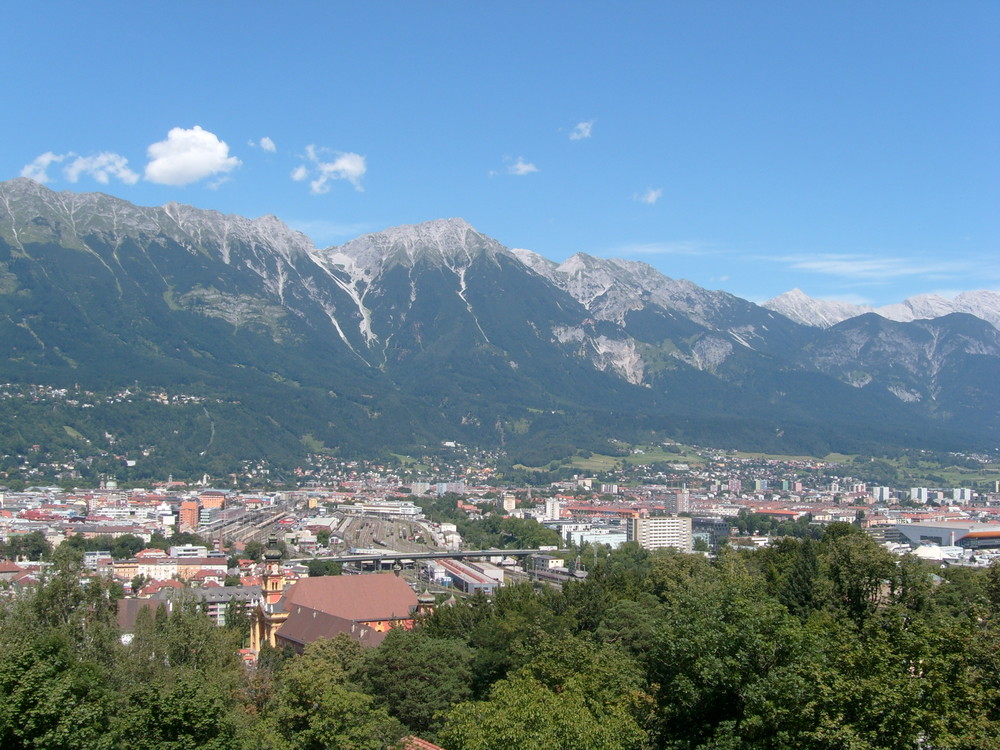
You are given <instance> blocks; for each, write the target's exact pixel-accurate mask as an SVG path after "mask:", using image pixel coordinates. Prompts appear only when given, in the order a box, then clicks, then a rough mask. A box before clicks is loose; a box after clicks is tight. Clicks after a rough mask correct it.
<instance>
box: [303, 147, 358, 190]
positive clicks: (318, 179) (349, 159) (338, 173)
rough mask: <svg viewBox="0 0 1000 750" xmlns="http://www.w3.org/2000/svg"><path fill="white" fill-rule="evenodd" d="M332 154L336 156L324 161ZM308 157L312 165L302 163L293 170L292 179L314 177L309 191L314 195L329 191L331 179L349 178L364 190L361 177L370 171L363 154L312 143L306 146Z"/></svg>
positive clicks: (353, 183) (356, 186) (355, 185)
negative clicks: (334, 149) (332, 149)
mask: <svg viewBox="0 0 1000 750" xmlns="http://www.w3.org/2000/svg"><path fill="white" fill-rule="evenodd" d="M331 156H332V157H334V158H333V160H332V161H324V159H326V158H329V157H331ZM306 158H307V159H308V160H309V162H310V163H311V164H312V166H311V167H310V166H308V165H306V164H300V165H299V166H297V167H296V168H295V169H293V170H292V179H293V180H295V181H296V182H301V181H303V180H305V179H307V178H309V177H312V180H310V182H309V192H311V193H312V194H313V195H323V194H324V193H329V192H330V181H331V180H347V181H348V182H350V183H351V184H352V185H354V189H355V190H359V191H361V190H364V188H363V187H361V178H362V177H364V176H365V172H367V171H368V164H367V162H366V161H365V157H363V156H361V154H355V153H351V152H346V153H345V152H341V151H331V150H330V149H328V148H324V147H322V146H319V147H317V146H314V145H312V144H310V145H308V146H306Z"/></svg>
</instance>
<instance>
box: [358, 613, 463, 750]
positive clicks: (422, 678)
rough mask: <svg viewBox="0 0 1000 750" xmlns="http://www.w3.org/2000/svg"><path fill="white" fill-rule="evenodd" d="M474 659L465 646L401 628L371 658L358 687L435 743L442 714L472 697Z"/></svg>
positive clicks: (369, 657) (413, 730)
mask: <svg viewBox="0 0 1000 750" xmlns="http://www.w3.org/2000/svg"><path fill="white" fill-rule="evenodd" d="M472 659H473V653H472V650H471V649H470V648H469V647H468V646H467V645H466V644H465V643H464V642H462V641H460V640H457V639H444V640H442V639H437V638H432V637H430V636H429V635H427V634H426V633H424V632H421V631H419V630H416V631H409V630H403V629H401V628H397V629H394V630H391V631H389V633H388V635H387V636H386V638H385V640H384V641H382V643H381V644H380V645H379V646H378V648H376V649H373V650H371V651H370V652H369V653H368V654H366V657H365V660H364V662H363V663H362V665H361V667H360V669H359V680H358V682H359V685H360V686H361V687H362V688H364V690H365V691H366V692H367V693H369V694H370V695H373V696H375V697H376V702H377V704H378V705H381V706H384V707H385V708H386V709H387V710H388V711H389V713H390V714H391V715H392V716H394V717H395V718H397V719H399V720H400V721H401V722H403V724H405V725H406V726H407V728H408V729H409V730H410V731H411V732H413V733H414V734H417V735H419V736H421V737H424V738H427V739H433V738H434V737H435V736H436V733H437V730H438V728H439V726H440V719H439V718H437V717H438V714H440V713H441V712H443V711H445V710H447V709H448V708H450V707H451V706H452V705H453V704H455V703H458V702H460V701H464V700H468V699H469V698H471V697H472V681H473V674H472Z"/></svg>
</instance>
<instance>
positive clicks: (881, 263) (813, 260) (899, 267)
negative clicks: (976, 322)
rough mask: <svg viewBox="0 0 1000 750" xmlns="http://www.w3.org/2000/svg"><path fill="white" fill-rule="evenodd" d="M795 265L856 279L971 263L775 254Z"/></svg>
mask: <svg viewBox="0 0 1000 750" xmlns="http://www.w3.org/2000/svg"><path fill="white" fill-rule="evenodd" d="M772 260H777V261H779V262H782V263H787V264H788V265H789V266H791V267H792V268H796V269H799V270H803V271H813V272H814V273H823V274H828V275H830V276H843V277H847V278H852V279H888V278H899V277H902V276H934V275H940V274H951V273H956V272H959V271H965V270H967V269H968V267H969V263H968V262H967V261H964V260H955V261H929V262H922V261H917V260H916V259H914V258H895V257H891V256H885V257H876V256H871V255H857V254H848V253H845V254H836V253H830V254H819V255H786V256H783V257H779V258H773V259H772Z"/></svg>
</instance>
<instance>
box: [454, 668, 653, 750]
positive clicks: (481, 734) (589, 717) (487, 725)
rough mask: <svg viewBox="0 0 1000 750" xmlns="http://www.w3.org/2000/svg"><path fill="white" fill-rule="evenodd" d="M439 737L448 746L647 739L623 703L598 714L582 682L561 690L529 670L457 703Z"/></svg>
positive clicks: (610, 744) (508, 749) (639, 742)
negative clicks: (476, 697)
mask: <svg viewBox="0 0 1000 750" xmlns="http://www.w3.org/2000/svg"><path fill="white" fill-rule="evenodd" d="M440 736H441V741H442V742H443V743H444V745H445V746H446V747H448V749H449V750H537V749H538V748H560V749H564V750H628V749H630V748H640V747H642V746H643V743H644V742H645V739H646V734H645V732H644V731H643V729H642V727H640V726H638V725H637V724H636V723H635V721H634V719H633V718H632V717H631V716H630V715H629V714H628V712H627V710H626V709H624V708H623V707H619V706H615V705H612V706H608V707H606V710H605V711H604V712H603V713H602V714H601V715H600V716H597V715H595V714H594V713H593V711H592V710H591V709H590V707H589V706H588V705H587V699H586V696H585V695H584V693H583V691H582V690H581V689H580V688H579V687H578V686H576V685H570V686H568V687H567V688H566V689H564V690H562V691H561V692H557V691H555V690H553V689H551V688H549V687H547V686H546V685H545V684H544V683H543V682H542V681H540V680H538V679H536V678H534V677H531V676H530V675H526V674H519V675H516V676H514V677H512V678H510V679H503V680H501V681H500V682H498V683H497V684H496V685H494V687H493V689H492V690H491V692H490V697H489V699H488V700H485V701H475V702H466V703H460V704H458V705H457V706H455V707H454V708H453V709H452V710H451V711H449V712H448V714H447V715H446V717H445V726H444V728H443V729H442V730H441V734H440Z"/></svg>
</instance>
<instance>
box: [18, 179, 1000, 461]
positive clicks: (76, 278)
mask: <svg viewBox="0 0 1000 750" xmlns="http://www.w3.org/2000/svg"><path fill="white" fill-rule="evenodd" d="M996 298H997V295H996V293H991V292H981V293H972V294H970V295H965V296H963V297H960V298H959V299H957V300H956V302H955V304H957V305H961V309H959V308H954V309H953V308H950V307H949V308H945V307H940V306H939V307H934V305H935V304H936V302H934V301H929V300H926V299H925V300H923V301H919V302H913V304H911V305H910V306H909V308H907V309H909V310H911V312H912V316H911V318H908V319H903V320H898V319H896V320H894V319H890V318H889V317H888V316H886V315H882V314H876V313H875V312H874V311H865V310H856V309H855V310H854V311H853V314H852V313H851V310H848V309H847V308H833V307H831V306H830V305H829V304H828V303H823V302H820V301H815V300H813V301H810V300H808V298H806V297H805V296H804V295H802V294H801V293H798V292H793V293H790V294H788V295H782V297H779V298H776V299H775V300H772V301H771V302H770V303H768V304H767V305H765V306H759V305H755V304H753V303H751V302H748V301H746V300H743V299H740V298H738V297H735V296H733V295H730V294H727V293H725V292H721V291H710V290H706V289H703V288H701V287H699V286H697V285H695V284H693V283H691V282H689V281H684V280H674V279H670V278H668V277H666V276H664V275H663V274H661V273H659V272H658V271H656V270H655V269H654V268H652V267H651V266H648V265H646V264H644V263H639V262H636V261H628V260H617V259H601V258H595V257H591V256H588V255H584V254H577V255H574V256H573V257H571V258H569V259H568V260H566V261H564V262H563V263H560V264H557V263H554V262H552V261H549V260H546V259H545V258H542V257H541V256H539V255H537V254H535V253H532V252H530V251H527V250H510V249H508V248H506V247H504V246H503V245H502V244H500V243H499V242H498V241H496V240H494V239H491V238H489V237H487V236H485V235H483V234H481V233H479V232H477V231H476V230H475V229H474V228H473V227H472V226H470V225H469V224H468V223H466V222H465V221H464V220H462V219H444V220H437V221H429V222H427V223H424V224H418V225H413V226H402V227H396V228H393V229H388V230H386V231H383V232H376V233H372V234H366V235H364V236H362V237H359V238H357V239H355V240H352V241H350V242H347V243H346V244H344V245H341V246H339V247H330V248H315V247H314V246H313V243H312V242H311V241H310V240H309V239H308V238H307V237H306V236H304V235H302V234H300V233H298V232H295V231H292V230H291V229H289V228H288V227H287V226H286V225H285V224H283V223H282V222H281V221H280V220H279V219H277V218H275V217H273V216H266V217H263V218H260V219H253V220H251V219H245V218H242V217H237V216H227V215H222V214H219V213H217V212H213V211H206V210H199V209H196V208H192V207H189V206H182V205H179V204H176V203H170V204H167V205H165V206H163V207H160V208H144V207H138V206H135V205H132V204H130V203H128V202H126V201H123V200H120V199H118V198H114V197H111V196H108V195H103V194H97V193H94V194H76V193H72V192H61V193H56V192H53V191H51V190H49V189H48V188H46V187H44V186H42V185H39V184H37V183H35V182H33V181H31V180H27V179H24V178H19V179H15V180H12V181H9V182H5V183H0V335H2V340H3V341H4V342H5V346H4V351H3V353H2V356H0V379H3V380H4V381H5V382H8V383H12V384H22V385H24V384H44V385H51V386H53V387H58V388H62V389H70V390H73V389H76V390H78V391H79V390H81V389H83V390H85V391H87V392H107V393H110V392H112V391H116V390H120V389H122V388H129V389H131V390H132V391H135V392H140V391H141V392H150V391H157V390H162V391H164V392H168V393H171V394H186V395H192V396H195V397H197V399H198V400H197V405H193V402H190V403H189V402H184V403H185V404H186V405H185V406H176V407H173V406H168V405H163V404H159V403H150V404H145V405H143V406H142V407H141V408H140V405H139V404H138V403H137V402H136V401H131V402H130V401H128V400H127V399H126V400H124V401H123V402H122V403H114V404H106V405H104V406H102V407H101V408H100V409H96V408H95V409H90V410H81V409H73V408H70V406H69V405H56V406H54V407H53V408H52V409H47V410H39V409H37V408H34V410H32V408H29V407H30V404H23V403H22V404H20V405H18V404H15V403H13V402H3V403H0V418H3V419H4V420H5V423H6V425H7V428H8V430H7V432H8V437H7V438H6V439H5V440H6V442H3V440H0V449H3V450H4V451H5V452H6V453H7V454H16V453H17V452H18V451H19V450H22V449H23V446H24V445H25V444H33V445H41V446H42V448H41V449H42V450H45V449H46V446H50V447H51V449H52V450H53V451H55V450H75V451H78V452H79V451H83V450H85V449H86V450H98V449H100V450H104V451H110V452H111V453H116V452H117V453H119V454H122V455H129V456H140V457H141V459H140V461H139V463H140V465H141V464H145V465H146V466H148V467H149V470H150V471H152V470H153V469H154V468H155V469H157V470H164V469H165V468H170V469H172V470H178V469H175V468H173V467H174V466H175V465H176V466H182V467H183V468H184V469H185V470H190V471H192V472H194V471H201V470H205V471H213V472H217V473H221V472H228V471H232V470H233V467H234V466H236V465H237V464H239V463H240V462H247V461H255V460H264V459H267V460H270V461H273V462H276V463H279V464H282V465H287V466H294V465H295V464H296V463H297V462H300V461H301V460H302V457H303V455H304V454H305V453H306V451H313V452H316V451H319V452H326V453H329V454H331V455H341V456H354V455H362V454H368V455H372V454H374V453H376V452H378V451H388V450H392V451H398V452H410V451H424V452H426V451H427V449H428V448H431V449H433V447H434V446H437V445H439V444H440V443H441V441H445V440H447V441H458V442H462V443H465V444H469V445H476V446H479V447H484V448H500V449H504V450H505V451H506V453H507V454H508V455H509V456H510V458H511V460H513V461H521V462H523V463H526V464H529V465H541V464H543V463H545V462H547V461H551V460H554V459H558V458H561V457H563V456H565V455H568V454H570V453H572V452H573V451H575V450H581V449H587V450H600V451H608V450H614V449H615V448H616V446H620V445H621V444H622V443H629V442H638V441H641V440H680V441H682V442H689V443H699V444H706V445H716V446H719V447H724V448H743V449H758V450H767V451H771V452H777V453H810V454H813V455H822V454H825V453H827V452H829V451H832V450H839V451H844V452H859V451H865V452H872V451H877V450H881V449H884V448H886V447H891V448H903V447H913V448H928V449H934V450H971V449H981V448H992V447H993V446H995V445H996V441H997V437H998V434H997V433H998V424H1000V421H998V417H1000V386H998V383H1000V331H998V329H997V327H996V326H997V324H998V322H1000V314H998V312H1000V305H998V304H997V299H996ZM921 305H923V306H921ZM931 310H939V311H941V312H943V313H945V314H942V315H940V316H938V315H933V316H929V317H928V318H923V317H917V316H921V311H931ZM879 312H880V313H882V312H884V311H882V310H880V311H879ZM892 317H895V318H900V317H905V316H904V315H903V314H902V313H899V314H896V315H893V316H892ZM74 401H79V399H74Z"/></svg>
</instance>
